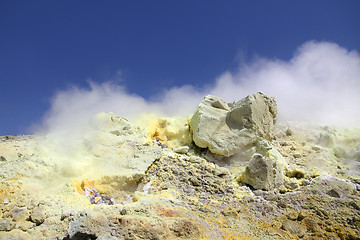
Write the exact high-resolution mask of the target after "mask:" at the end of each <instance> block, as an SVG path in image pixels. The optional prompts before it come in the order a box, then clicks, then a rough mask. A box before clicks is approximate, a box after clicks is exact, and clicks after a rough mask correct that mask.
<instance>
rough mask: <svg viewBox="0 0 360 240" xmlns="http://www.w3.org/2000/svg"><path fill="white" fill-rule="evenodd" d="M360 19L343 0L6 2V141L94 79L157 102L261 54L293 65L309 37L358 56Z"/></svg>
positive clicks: (1, 58) (0, 57)
mask: <svg viewBox="0 0 360 240" xmlns="http://www.w3.org/2000/svg"><path fill="white" fill-rule="evenodd" d="M359 12H360V2H359V1H340V0H339V1H333V0H326V1H325V0H318V1H285V0H284V1H89V0H87V1H52V0H47V1H17V0H15V1H4V0H0V89H1V94H0V109H1V111H0V119H1V120H0V135H7V134H12V135H15V134H22V133H26V132H27V130H28V128H29V127H30V126H31V125H33V124H34V123H38V122H41V121H42V118H43V116H44V114H45V113H46V112H47V111H48V110H49V109H50V108H51V99H53V97H54V95H56V93H58V92H59V91H62V90H64V89H68V88H69V87H70V86H72V85H75V86H77V87H79V88H85V89H86V88H89V84H88V81H89V80H91V81H93V82H95V83H98V84H101V83H102V82H105V81H115V82H117V84H118V85H123V86H125V88H126V92H127V93H130V94H136V95H139V96H141V97H143V98H144V99H149V98H152V97H153V96H154V95H157V94H158V93H159V92H161V91H162V90H164V89H171V88H173V87H181V86H183V85H186V84H188V85H191V86H194V87H195V88H198V89H200V88H203V87H204V86H207V85H208V84H212V83H213V82H215V79H216V78H217V77H218V76H219V75H221V74H223V73H224V72H226V71H230V72H231V71H236V69H238V67H239V65H241V64H244V63H248V62H253V61H255V59H257V58H259V57H261V58H266V59H280V60H283V61H289V60H291V58H292V57H293V55H294V52H295V51H296V49H297V48H298V47H299V46H301V45H302V44H304V43H305V42H307V41H310V40H315V41H326V42H333V43H336V44H338V45H339V46H341V47H342V48H345V49H347V50H349V51H352V50H355V51H359V50H360V30H359V29H360V14H359ZM70 104H71V103H70Z"/></svg>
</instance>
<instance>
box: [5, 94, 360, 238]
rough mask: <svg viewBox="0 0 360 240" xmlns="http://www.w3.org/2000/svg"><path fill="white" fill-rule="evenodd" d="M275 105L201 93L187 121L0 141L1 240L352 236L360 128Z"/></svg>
mask: <svg viewBox="0 0 360 240" xmlns="http://www.w3.org/2000/svg"><path fill="white" fill-rule="evenodd" d="M277 111H278V110H277V107H276V101H275V99H274V98H271V97H268V96H266V95H264V94H263V93H257V94H253V95H250V96H248V97H246V98H244V99H242V100H240V101H238V102H234V103H230V104H228V103H226V102H225V101H224V100H223V99H221V98H219V97H216V96H206V97H205V98H204V100H203V101H202V102H201V103H200V104H199V106H198V108H197V110H196V112H195V113H194V114H193V115H192V116H190V117H189V118H188V119H182V118H159V117H155V116H153V115H145V116H142V117H141V118H140V120H139V121H136V122H129V121H128V120H127V119H125V118H122V117H121V116H116V115H115V114H112V113H99V114H98V115H96V116H95V117H94V118H93V119H92V120H91V124H90V125H91V129H89V130H88V131H86V132H84V133H83V134H81V135H79V134H76V135H75V134H74V135H71V134H68V135H66V136H59V135H57V134H48V135H42V136H4V137H1V139H0V169H1V171H0V178H1V182H0V200H1V202H0V239H61V240H65V239H99V240H101V239H102V240H105V239H111V240H115V239H360V230H359V229H360V129H359V128H356V127H354V128H347V129H344V128H334V127H329V126H316V125H310V124H300V123H278V122H277ZM279 111H280V110H279Z"/></svg>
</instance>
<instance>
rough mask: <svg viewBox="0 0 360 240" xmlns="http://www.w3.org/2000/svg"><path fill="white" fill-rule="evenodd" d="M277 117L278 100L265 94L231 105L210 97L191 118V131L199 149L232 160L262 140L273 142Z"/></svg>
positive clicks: (250, 96)
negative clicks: (247, 147)
mask: <svg viewBox="0 0 360 240" xmlns="http://www.w3.org/2000/svg"><path fill="white" fill-rule="evenodd" d="M230 106H231V107H230ZM276 115H277V109H276V102H275V99H274V98H272V97H268V96H266V95H265V94H263V93H261V92H259V93H256V94H252V95H249V96H247V97H246V98H244V99H242V100H240V101H238V102H235V103H234V104H230V105H229V104H227V103H226V102H225V101H224V100H223V99H221V98H219V97H216V96H212V95H208V96H206V97H205V98H204V100H203V101H202V102H201V103H200V105H199V106H198V108H197V109H196V112H195V113H194V115H193V117H192V118H191V121H190V128H191V131H192V136H193V140H194V142H195V144H196V145H197V146H198V147H201V148H208V149H209V150H210V151H211V152H212V153H215V154H219V155H222V156H226V157H229V156H232V155H234V154H235V153H237V152H239V151H240V150H241V148H242V147H244V146H246V145H249V144H252V143H254V142H256V140H257V139H258V138H259V137H260V138H266V139H271V138H272V136H273V133H272V132H273V128H274V124H275V122H276Z"/></svg>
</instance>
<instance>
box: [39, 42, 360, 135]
mask: <svg viewBox="0 0 360 240" xmlns="http://www.w3.org/2000/svg"><path fill="white" fill-rule="evenodd" d="M209 81H211V79H209ZM139 87H140V86H139ZM258 91H262V92H264V93H265V94H267V95H269V96H274V97H275V98H276V100H277V103H278V112H279V118H280V120H286V121H287V120H290V121H306V122H310V123H315V124H316V123H320V124H335V125H348V124H359V123H360V107H359V103H360V56H359V54H358V53H357V52H356V51H348V50H346V49H344V48H342V47H340V46H338V45H337V44H334V43H328V42H307V43H305V44H303V45H302V46H300V47H299V48H298V49H297V51H296V52H295V54H294V56H293V58H292V59H290V60H289V61H283V60H278V59H275V60H274V59H265V58H258V59H257V60H255V61H253V62H251V63H247V64H243V65H241V66H240V67H239V69H238V71H236V72H225V73H223V74H222V75H220V76H219V77H218V78H217V79H215V81H214V82H213V83H212V84H208V85H207V86H206V87H205V86H204V88H203V89H195V88H194V87H192V86H188V85H187V86H181V87H174V88H172V89H168V90H166V91H165V92H164V93H163V94H161V95H159V96H156V97H155V96H154V98H153V99H156V100H152V101H146V100H145V99H144V98H142V97H140V96H137V95H134V94H130V93H128V92H127V91H126V89H125V87H124V86H119V85H116V84H114V83H111V82H105V83H102V84H95V83H91V84H90V87H89V88H88V89H84V88H78V87H72V88H70V89H67V90H63V91H60V92H58V93H57V94H56V95H55V96H54V98H53V100H52V105H51V109H50V110H49V111H48V113H47V114H46V115H45V117H44V121H43V124H42V127H41V129H42V130H43V131H44V130H45V132H63V133H66V132H69V131H70V132H74V131H79V130H80V129H82V130H84V131H85V130H86V128H85V127H84V126H86V125H87V123H88V122H89V119H90V118H91V117H92V116H93V115H95V114H97V113H98V112H114V113H115V114H117V115H119V116H124V117H127V118H129V119H133V118H135V117H136V116H137V115H139V114H141V113H145V112H148V113H150V112H152V113H156V114H159V115H165V116H174V115H182V116H187V115H189V114H192V113H193V112H194V110H195V108H196V106H197V105H198V104H199V102H200V101H201V100H202V98H203V97H204V96H205V95H207V94H214V95H217V96H220V97H222V98H224V99H225V100H227V101H228V102H232V101H234V100H240V99H241V98H243V97H245V96H246V95H248V94H252V93H255V92H258Z"/></svg>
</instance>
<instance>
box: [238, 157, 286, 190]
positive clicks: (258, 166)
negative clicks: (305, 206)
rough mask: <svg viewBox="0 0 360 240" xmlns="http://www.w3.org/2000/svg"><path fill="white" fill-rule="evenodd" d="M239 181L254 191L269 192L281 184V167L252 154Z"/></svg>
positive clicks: (266, 158) (276, 163) (274, 162)
mask: <svg viewBox="0 0 360 240" xmlns="http://www.w3.org/2000/svg"><path fill="white" fill-rule="evenodd" d="M240 181H241V182H243V183H246V184H249V185H251V186H252V187H253V188H255V189H262V190H271V189H274V188H275V187H277V186H279V185H280V184H281V183H282V182H283V173H282V169H281V165H279V163H278V162H276V161H273V160H271V158H268V157H264V156H262V155H261V154H257V153H256V154H254V155H253V156H252V158H251V160H250V162H249V164H248V166H247V167H246V169H245V172H244V173H243V174H242V175H241V177H240Z"/></svg>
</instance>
